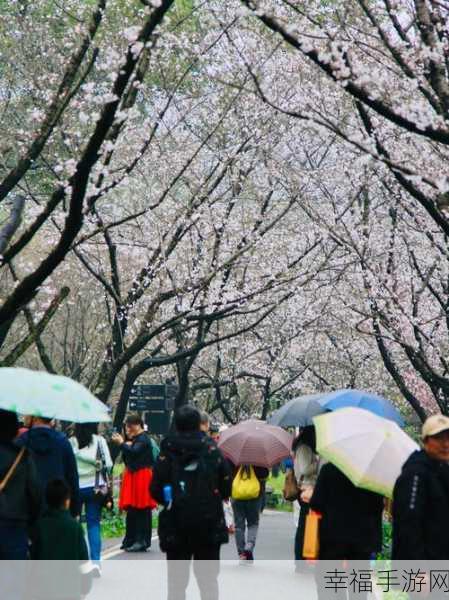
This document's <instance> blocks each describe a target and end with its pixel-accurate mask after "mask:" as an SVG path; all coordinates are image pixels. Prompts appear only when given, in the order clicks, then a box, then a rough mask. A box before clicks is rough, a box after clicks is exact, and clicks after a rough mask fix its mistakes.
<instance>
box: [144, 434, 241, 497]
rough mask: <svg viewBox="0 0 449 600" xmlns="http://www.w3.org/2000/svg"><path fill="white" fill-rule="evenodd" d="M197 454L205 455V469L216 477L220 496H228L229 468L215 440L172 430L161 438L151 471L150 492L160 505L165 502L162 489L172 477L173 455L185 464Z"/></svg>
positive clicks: (230, 482) (229, 484)
mask: <svg viewBox="0 0 449 600" xmlns="http://www.w3.org/2000/svg"><path fill="white" fill-rule="evenodd" d="M200 454H204V455H205V456H206V463H207V467H208V470H209V472H210V473H211V474H212V475H213V477H214V479H215V487H216V488H217V490H218V491H219V494H220V496H221V498H222V499H223V500H227V499H228V498H229V496H230V495H231V486H232V480H231V476H230V471H229V468H228V465H227V464H226V461H225V459H224V458H223V455H222V454H221V452H220V450H219V449H218V447H217V444H216V443H215V442H214V440H212V439H211V438H210V437H209V436H207V435H205V434H204V433H202V432H193V433H174V434H170V435H168V436H167V437H166V438H165V439H163V440H162V443H161V452H160V454H159V457H158V460H157V462H156V465H155V467H154V471H153V480H152V483H151V495H152V496H153V498H154V499H155V500H156V501H157V502H158V503H159V504H164V493H163V488H164V486H165V485H168V484H170V483H171V480H172V459H173V457H176V458H177V459H179V460H180V461H181V462H185V463H188V462H189V460H191V459H192V458H195V457H197V456H199V455H200Z"/></svg>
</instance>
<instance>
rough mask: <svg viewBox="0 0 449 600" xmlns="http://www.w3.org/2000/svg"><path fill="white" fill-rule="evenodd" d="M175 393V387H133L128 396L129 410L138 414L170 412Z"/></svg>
mask: <svg viewBox="0 0 449 600" xmlns="http://www.w3.org/2000/svg"><path fill="white" fill-rule="evenodd" d="M177 393H178V386H177V385H171V384H168V385H165V384H164V385H155V384H139V385H133V386H132V388H131V390H130V393H129V396H128V401H129V408H130V409H131V410H136V411H138V412H146V411H151V410H166V411H170V410H173V408H174V399H175V397H176V394H177Z"/></svg>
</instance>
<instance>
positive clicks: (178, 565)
mask: <svg viewBox="0 0 449 600" xmlns="http://www.w3.org/2000/svg"><path fill="white" fill-rule="evenodd" d="M192 559H193V572H194V573H195V577H196V580H197V583H198V587H199V588H200V593H201V600H218V574H219V572H220V546H219V545H217V544H213V545H206V546H198V547H196V548H182V549H181V548H179V549H178V550H172V551H170V552H167V585H168V600H185V597H186V589H187V586H188V584H189V577H190V563H191V562H192Z"/></svg>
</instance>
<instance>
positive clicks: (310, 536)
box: [302, 510, 322, 558]
mask: <svg viewBox="0 0 449 600" xmlns="http://www.w3.org/2000/svg"><path fill="white" fill-rule="evenodd" d="M321 517H322V515H321V514H320V513H318V512H315V511H313V510H309V512H308V514H307V516H306V528H305V532H304V545H303V549H302V556H303V558H318V555H319V551H320V519H321Z"/></svg>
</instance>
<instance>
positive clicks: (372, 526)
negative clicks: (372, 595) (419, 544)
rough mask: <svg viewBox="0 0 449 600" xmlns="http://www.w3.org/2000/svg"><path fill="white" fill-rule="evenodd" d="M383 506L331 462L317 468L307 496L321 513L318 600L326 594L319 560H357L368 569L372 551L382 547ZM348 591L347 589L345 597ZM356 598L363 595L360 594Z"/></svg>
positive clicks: (323, 599) (340, 592) (340, 595)
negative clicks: (310, 491) (311, 487)
mask: <svg viewBox="0 0 449 600" xmlns="http://www.w3.org/2000/svg"><path fill="white" fill-rule="evenodd" d="M383 505H384V503H383V497H382V496H380V495H379V494H375V493H374V492H370V491H368V490H364V489H362V488H358V487H356V486H355V485H354V484H353V483H352V482H351V481H350V480H349V479H348V478H347V477H346V475H344V474H343V473H342V472H341V471H340V470H339V469H338V468H337V467H336V466H334V465H333V464H331V463H327V464H325V465H323V466H322V467H321V469H320V472H319V475H318V478H317V481H316V484H315V488H314V490H313V494H312V497H311V499H310V509H311V510H314V511H316V512H318V513H320V514H321V521H320V528H319V536H320V549H319V557H318V558H319V559H320V560H319V561H318V567H317V570H316V581H317V591H318V599H319V600H326V599H327V598H328V597H329V590H328V589H326V587H325V577H324V573H325V570H326V567H325V563H323V562H322V561H326V560H332V561H339V562H341V563H343V561H346V560H357V561H361V564H363V566H364V568H366V569H369V560H370V558H371V556H372V554H373V553H376V552H378V551H380V550H381V547H382V512H383ZM323 569H324V571H323ZM351 594H352V591H351V590H349V597H351ZM332 595H333V596H334V595H335V598H336V600H340V598H346V590H336V592H335V594H334V591H333V592H332ZM356 597H357V598H362V597H367V595H366V594H363V593H362V594H361V595H360V594H359V595H356Z"/></svg>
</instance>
